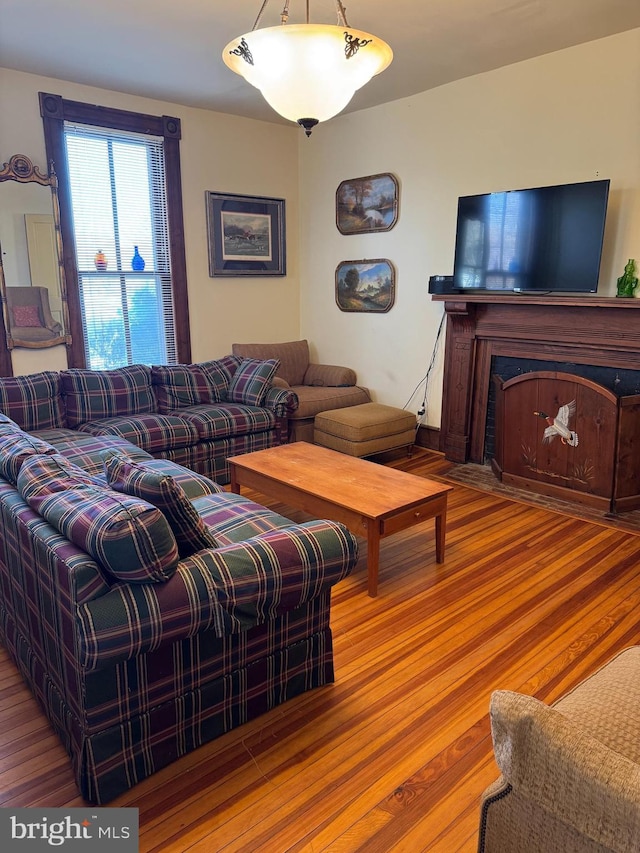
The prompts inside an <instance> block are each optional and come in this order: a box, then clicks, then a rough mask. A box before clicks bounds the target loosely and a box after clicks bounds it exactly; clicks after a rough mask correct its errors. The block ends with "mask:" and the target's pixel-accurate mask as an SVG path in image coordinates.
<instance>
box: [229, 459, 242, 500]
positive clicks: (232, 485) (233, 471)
mask: <svg viewBox="0 0 640 853" xmlns="http://www.w3.org/2000/svg"><path fill="white" fill-rule="evenodd" d="M229 468H230V469H231V470H230V474H231V482H230V483H229V488H230V489H231V491H232V492H234V493H235V494H236V495H239V494H240V485H239V483H238V478H237V477H236V466H235V465H230V466H229Z"/></svg>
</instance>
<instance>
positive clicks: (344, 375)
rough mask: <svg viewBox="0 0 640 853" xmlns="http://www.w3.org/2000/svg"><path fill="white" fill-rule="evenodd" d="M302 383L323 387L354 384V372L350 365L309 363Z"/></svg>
mask: <svg viewBox="0 0 640 853" xmlns="http://www.w3.org/2000/svg"><path fill="white" fill-rule="evenodd" d="M302 384H303V385H316V386H320V387H325V388H338V387H340V386H345V385H355V384H356V373H355V371H354V370H352V369H351V368H350V367H339V366H337V365H334V364H310V365H309V367H307V369H306V371H305V374H304V379H303V381H302Z"/></svg>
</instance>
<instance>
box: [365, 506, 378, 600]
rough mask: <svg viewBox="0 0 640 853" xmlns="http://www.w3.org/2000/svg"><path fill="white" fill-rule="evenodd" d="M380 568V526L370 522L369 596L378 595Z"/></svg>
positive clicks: (368, 535)
mask: <svg viewBox="0 0 640 853" xmlns="http://www.w3.org/2000/svg"><path fill="white" fill-rule="evenodd" d="M379 566H380V525H379V524H378V522H376V521H373V520H370V521H369V524H368V525H367V570H368V575H369V595H370V596H371V598H375V597H376V595H377V594H378V568H379Z"/></svg>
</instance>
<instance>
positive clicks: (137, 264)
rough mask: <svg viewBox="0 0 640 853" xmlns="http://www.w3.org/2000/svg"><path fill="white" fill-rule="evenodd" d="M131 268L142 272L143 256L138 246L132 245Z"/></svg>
mask: <svg viewBox="0 0 640 853" xmlns="http://www.w3.org/2000/svg"><path fill="white" fill-rule="evenodd" d="M131 269H132V270H135V271H136V272H142V270H143V269H144V258H143V257H142V255H141V254H140V252H139V251H138V247H137V246H134V247H133V257H132V258H131Z"/></svg>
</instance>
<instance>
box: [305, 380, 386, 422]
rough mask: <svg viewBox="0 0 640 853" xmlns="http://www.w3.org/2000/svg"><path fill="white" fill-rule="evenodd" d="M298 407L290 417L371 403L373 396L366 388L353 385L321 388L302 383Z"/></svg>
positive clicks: (306, 415)
mask: <svg viewBox="0 0 640 853" xmlns="http://www.w3.org/2000/svg"><path fill="white" fill-rule="evenodd" d="M296 396H297V397H298V408H297V409H296V410H295V411H294V412H292V413H291V414H290V415H289V417H291V418H294V419H303V418H313V417H315V416H316V415H317V414H319V413H320V412H325V411H328V410H329V409H342V408H344V407H345V406H359V405H360V404H361V403H370V402H371V396H370V394H369V392H368V391H367V389H366V388H361V387H360V386H359V385H353V386H350V387H348V388H320V387H317V386H313V387H312V386H308V385H302V386H299V387H298V388H296Z"/></svg>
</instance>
